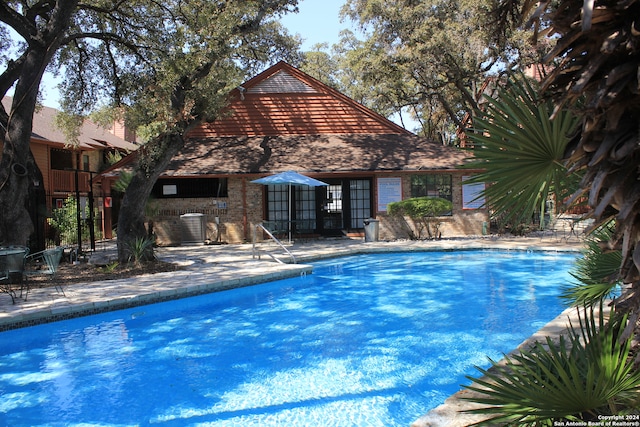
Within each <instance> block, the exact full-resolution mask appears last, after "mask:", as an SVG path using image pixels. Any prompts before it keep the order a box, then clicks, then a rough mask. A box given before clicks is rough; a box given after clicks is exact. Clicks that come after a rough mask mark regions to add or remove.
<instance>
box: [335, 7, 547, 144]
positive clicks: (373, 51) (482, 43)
mask: <svg viewBox="0 0 640 427" xmlns="http://www.w3.org/2000/svg"><path fill="white" fill-rule="evenodd" d="M492 6H493V3H492V2H490V1H486V0H461V1H460V0H458V1H440V0H437V1H436V0H426V1H403V2H393V1H388V0H348V1H347V2H346V4H345V6H344V8H343V13H344V16H345V17H346V18H349V19H351V20H353V21H354V22H356V23H357V24H359V25H360V28H361V30H362V33H363V34H364V37H363V38H364V40H363V41H362V42H361V43H360V45H359V46H358V47H357V49H356V50H354V49H352V46H353V44H352V43H351V42H349V43H350V44H348V45H346V48H345V50H346V51H347V53H346V54H345V56H344V65H342V66H341V68H342V69H344V70H353V71H354V72H353V73H352V75H353V77H355V78H356V80H355V81H352V82H351V83H350V84H349V86H350V87H352V88H353V90H355V91H361V92H364V91H367V92H368V94H365V95H364V96H365V99H366V101H367V102H366V103H365V105H367V106H369V107H373V108H374V109H375V110H376V111H378V112H379V113H381V114H384V115H387V114H388V112H389V111H391V112H394V113H398V112H399V111H401V110H402V111H405V112H406V111H409V112H410V114H411V115H412V116H413V117H412V118H413V119H414V120H416V121H418V122H419V123H420V125H421V129H420V131H419V132H417V133H420V134H422V135H425V136H427V137H430V138H433V139H436V140H443V141H450V139H451V134H450V130H449V126H450V125H451V124H454V125H455V126H456V127H457V126H464V125H465V124H464V123H462V121H463V119H464V117H465V114H469V116H471V115H472V113H473V110H474V109H475V108H476V107H477V106H478V105H477V100H478V98H479V96H480V94H481V93H483V92H486V91H490V90H491V87H489V88H485V86H484V85H483V84H484V83H485V82H487V81H493V82H495V81H498V80H500V77H499V75H498V74H499V73H505V72H509V71H510V70H512V69H513V68H514V67H513V64H514V63H524V64H528V63H534V62H537V60H538V56H537V54H538V52H537V51H536V50H537V49H539V50H540V51H542V50H543V49H545V48H546V46H545V45H544V44H543V43H540V44H539V45H538V46H536V47H535V48H534V47H532V46H531V44H530V43H529V40H528V39H527V34H526V31H525V30H522V31H521V30H518V29H515V30H513V31H509V32H508V33H505V34H506V36H505V37H502V38H499V39H498V38H494V37H492V33H493V31H494V28H495V21H494V22H491V21H490V20H489V19H490V18H489V15H488V13H487V12H488V10H490V9H491V8H492ZM346 93H347V94H349V95H350V96H351V93H349V92H346ZM355 99H358V98H357V97H356V98H355ZM447 133H449V135H446V134H447ZM454 135H455V133H454Z"/></svg>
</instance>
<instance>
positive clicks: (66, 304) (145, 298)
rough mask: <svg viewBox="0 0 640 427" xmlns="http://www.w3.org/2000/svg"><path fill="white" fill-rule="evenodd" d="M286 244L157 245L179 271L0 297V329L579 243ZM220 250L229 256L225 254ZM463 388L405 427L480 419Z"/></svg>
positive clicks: (569, 248)
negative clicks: (383, 258)
mask: <svg viewBox="0 0 640 427" xmlns="http://www.w3.org/2000/svg"><path fill="white" fill-rule="evenodd" d="M292 248H295V250H294V249H292ZM292 248H290V250H291V251H292V253H294V255H295V257H296V259H297V261H298V263H297V264H279V263H276V262H274V261H273V260H271V259H270V258H269V259H268V260H267V259H266V258H268V257H264V258H265V260H262V259H255V258H254V257H253V255H252V252H251V245H233V246H231V245H229V246H214V247H210V246H196V247H186V248H185V247H175V248H161V249H160V250H159V251H158V252H159V254H158V255H159V258H160V259H161V260H163V261H167V262H173V263H176V264H178V265H180V266H181V267H182V269H181V270H179V271H175V272H171V273H157V274H152V275H144V276H139V277H135V278H129V279H119V280H109V281H102V282H87V283H80V284H74V285H70V286H68V287H65V296H62V295H60V294H53V292H54V290H53V288H38V289H34V290H33V291H32V292H31V293H30V297H29V299H28V300H27V301H20V302H19V303H18V304H16V305H9V304H7V301H6V300H7V299H8V298H3V299H2V300H0V332H2V331H7V330H12V329H18V328H24V327H29V326H34V325H38V324H43V323H50V322H54V321H60V320H65V319H71V318H76V317H82V316H88V315H93V314H99V313H104V312H109V311H115V310H121V309H127V308H132V307H136V306H141V305H147V304H153V303H158V302H164V301H170V300H175V299H180V298H187V297H191V296H197V295H203V294H208V293H213V292H219V291H223V290H228V289H234V288H240V287H245V286H251V285H255V284H259V283H265V282H270V281H274V280H280V279H286V278H291V277H295V276H299V275H302V274H309V273H311V272H312V271H313V267H312V266H311V265H307V264H304V262H311V261H316V260H322V259H328V258H335V257H340V256H347V255H357V254H367V253H384V252H428V251H458V250H514V251H544V252H579V251H581V250H582V249H583V248H584V246H583V245H582V244H581V242H577V243H575V244H569V242H564V243H562V242H561V241H555V242H552V243H549V242H543V241H542V240H541V239H540V238H511V239H495V238H479V239H443V240H439V241H426V242H425V241H394V242H367V243H363V242H362V241H354V240H352V239H349V240H341V239H338V240H336V241H327V242H321V243H319V244H313V245H311V244H310V245H306V244H300V245H298V246H295V245H294V246H293V247H292ZM225 251H226V252H229V253H226V254H225ZM184 283H187V285H186V286H185V285H184ZM149 288H151V289H150V290H149ZM34 299H35V302H34ZM570 310H573V311H574V312H575V309H567V310H565V311H564V312H563V313H562V314H560V315H559V316H558V317H557V318H556V319H554V320H552V321H551V322H549V323H547V324H546V325H545V326H544V327H542V328H541V329H540V330H538V331H537V332H536V333H535V334H533V335H532V336H531V337H529V338H528V339H527V340H525V341H524V342H523V343H522V344H520V345H519V346H518V347H517V348H516V349H514V350H513V351H514V352H515V351H517V350H518V349H520V348H523V347H526V346H529V345H531V344H532V343H534V342H536V341H540V340H543V339H544V338H543V337H545V336H559V335H560V334H562V333H564V332H565V331H566V330H567V326H568V324H569V323H568V319H569V318H571V317H572V313H570V312H569V311H570ZM573 316H575V315H573ZM574 322H575V320H574ZM574 324H575V323H574ZM509 354H511V353H509ZM469 393H470V392H469V391H468V390H461V391H459V392H457V393H456V394H454V395H452V396H451V397H449V398H448V399H447V400H446V401H445V402H444V403H443V404H442V405H440V406H438V407H437V408H434V409H433V410H431V411H429V412H428V413H427V414H426V415H424V416H422V417H420V418H419V419H417V420H415V421H414V422H413V423H412V424H411V427H463V426H467V425H469V424H472V423H473V422H477V421H479V420H481V419H482V418H481V417H479V416H477V415H471V414H464V413H462V412H461V411H464V410H468V409H470V408H473V407H474V406H473V404H472V403H470V402H467V401H464V400H462V398H463V397H465V396H468V395H469Z"/></svg>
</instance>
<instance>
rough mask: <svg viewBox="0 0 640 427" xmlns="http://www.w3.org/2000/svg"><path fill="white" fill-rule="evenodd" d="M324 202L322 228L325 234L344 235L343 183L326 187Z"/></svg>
mask: <svg viewBox="0 0 640 427" xmlns="http://www.w3.org/2000/svg"><path fill="white" fill-rule="evenodd" d="M324 189H325V190H324V191H325V194H324V200H323V206H322V227H323V229H324V234H328V235H340V234H342V229H343V228H344V225H343V218H342V182H340V183H338V184H329V185H328V186H326V187H324Z"/></svg>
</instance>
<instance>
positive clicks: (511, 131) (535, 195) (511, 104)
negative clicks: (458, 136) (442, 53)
mask: <svg viewBox="0 0 640 427" xmlns="http://www.w3.org/2000/svg"><path fill="white" fill-rule="evenodd" d="M487 103H488V104H487V107H486V111H485V112H478V117H477V118H475V119H474V128H473V130H472V131H471V132H469V137H470V139H471V140H472V141H473V143H474V145H475V149H474V156H475V159H474V160H473V161H472V162H471V163H470V164H469V165H467V166H469V167H473V168H481V169H484V170H485V172H482V173H480V174H477V175H476V176H475V177H474V178H473V182H486V183H488V184H489V185H488V186H487V187H486V189H485V191H484V193H483V196H484V197H485V198H486V200H487V201H488V203H489V207H490V208H491V209H492V210H493V211H494V215H496V216H501V217H504V218H506V219H507V220H516V221H517V220H521V219H524V218H530V217H531V215H532V214H533V213H534V212H538V211H540V210H542V209H543V206H544V204H545V202H546V200H547V198H548V197H549V195H550V194H553V195H554V196H555V198H556V199H557V200H563V199H564V198H565V197H567V196H568V195H569V194H570V192H571V189H570V188H567V187H566V185H567V184H572V185H575V184H576V183H577V181H578V180H577V179H574V180H568V179H567V175H568V172H567V169H566V167H565V166H564V164H563V161H562V159H563V156H564V151H565V149H566V147H567V144H568V142H569V134H570V133H571V132H572V131H573V130H574V129H575V128H576V126H577V125H578V120H577V119H576V117H575V116H573V115H572V114H571V113H570V112H569V111H561V112H559V113H558V114H556V115H555V116H554V117H553V118H551V116H552V113H553V105H552V104H551V103H549V102H547V101H543V100H540V99H539V98H538V95H537V92H536V90H535V89H534V88H533V86H532V85H531V83H529V82H528V81H527V80H526V79H525V78H519V79H516V80H514V81H512V82H511V83H510V85H508V86H507V87H506V88H504V89H501V90H500V91H499V94H498V96H497V97H496V98H490V97H487Z"/></svg>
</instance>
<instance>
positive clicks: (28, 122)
mask: <svg viewBox="0 0 640 427" xmlns="http://www.w3.org/2000/svg"><path fill="white" fill-rule="evenodd" d="M43 56H44V52H40V51H32V52H31V53H30V54H29V55H28V57H27V60H26V63H25V66H24V68H23V72H22V77H21V78H20V80H19V81H18V85H17V86H16V90H15V95H14V98H13V104H12V105H11V113H10V114H9V116H8V118H7V123H6V132H5V133H4V136H3V140H2V142H3V144H4V145H3V148H2V159H0V206H1V207H2V215H1V216H0V242H1V243H2V244H4V245H26V244H27V242H28V240H29V236H30V235H31V233H32V232H33V224H32V222H31V218H30V216H29V211H28V210H27V207H26V203H27V196H28V191H29V188H30V183H31V184H32V183H33V181H34V178H37V175H35V176H34V175H33V173H34V171H35V170H37V168H38V167H37V165H36V164H35V161H34V159H33V156H32V155H31V149H30V142H31V129H32V126H33V113H34V111H35V108H36V102H37V96H38V87H39V83H40V80H41V78H42V74H43V72H44V69H45V67H46V64H47V62H48V61H46V60H45V59H44V58H43ZM23 82H24V83H23ZM27 82H28V83H31V84H28V83H27ZM34 82H35V84H34Z"/></svg>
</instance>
